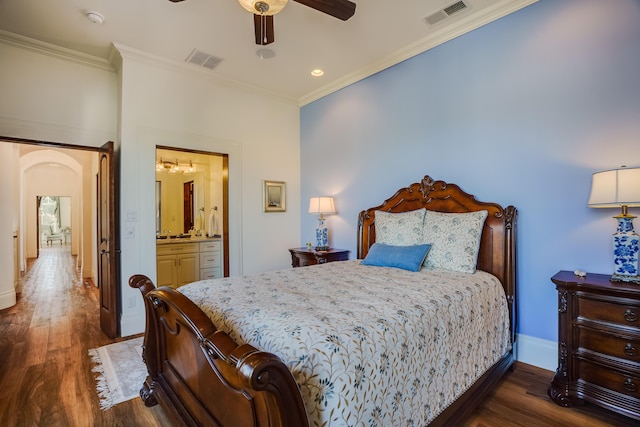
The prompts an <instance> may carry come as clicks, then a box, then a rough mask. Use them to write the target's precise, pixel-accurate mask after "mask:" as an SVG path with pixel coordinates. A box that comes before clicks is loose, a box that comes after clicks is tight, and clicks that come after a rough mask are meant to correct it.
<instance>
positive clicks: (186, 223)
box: [155, 146, 229, 277]
mask: <svg viewBox="0 0 640 427" xmlns="http://www.w3.org/2000/svg"><path fill="white" fill-rule="evenodd" d="M155 179H156V183H155V188H156V212H155V217H156V237H157V238H172V237H177V236H180V237H182V236H187V235H190V234H193V235H195V236H196V237H199V238H215V239H220V240H221V242H222V275H223V276H224V277H228V276H229V155H228V154H222V153H214V152H207V151H199V150H188V149H180V148H173V147H166V146H156V177H155Z"/></svg>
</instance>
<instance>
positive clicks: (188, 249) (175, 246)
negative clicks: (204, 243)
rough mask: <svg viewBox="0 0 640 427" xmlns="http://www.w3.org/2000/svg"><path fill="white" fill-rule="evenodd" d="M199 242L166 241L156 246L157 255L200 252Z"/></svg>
mask: <svg viewBox="0 0 640 427" xmlns="http://www.w3.org/2000/svg"><path fill="white" fill-rule="evenodd" d="M199 249H200V247H199V246H198V243H165V244H159V245H157V246H156V254H157V255H179V254H191V253H198V252H200V250H199Z"/></svg>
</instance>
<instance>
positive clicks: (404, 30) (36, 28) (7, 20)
mask: <svg viewBox="0 0 640 427" xmlns="http://www.w3.org/2000/svg"><path fill="white" fill-rule="evenodd" d="M535 1H537V0H464V2H465V3H466V4H467V8H466V9H465V10H463V11H461V12H459V13H456V14H453V15H451V16H449V17H447V18H446V19H444V20H443V21H441V22H439V23H437V24H435V25H429V24H427V23H426V21H425V19H424V18H425V17H427V16H429V15H431V14H432V13H434V12H437V11H439V10H441V9H442V8H443V7H446V6H449V5H451V4H452V3H456V2H457V0H395V1H389V0H355V3H356V4H357V7H356V12H355V15H354V16H353V17H352V18H351V19H349V20H348V21H340V20H338V19H336V18H333V17H331V16H328V15H325V14H323V13H321V12H318V11H316V10H313V9H311V8H309V7H307V6H304V5H302V4H300V3H296V2H295V1H293V0H291V1H289V3H288V4H287V6H286V7H285V8H284V10H283V11H282V12H280V13H279V14H277V15H275V16H274V24H275V42H274V43H273V44H270V45H268V46H257V45H256V44H255V42H254V36H253V16H252V14H251V13H249V12H247V11H246V10H244V9H243V8H242V7H241V6H240V5H239V4H238V2H237V0H185V1H183V2H180V3H172V2H170V1H169V0H108V1H106V0H0V31H2V30H4V31H6V32H8V33H13V34H17V35H19V36H23V37H28V38H30V39H35V40H38V41H42V42H46V43H49V44H53V45H56V46H60V47H63V48H66V49H72V50H74V51H78V52H82V53H84V54H88V55H92V56H96V57H100V58H103V59H105V60H106V59H107V58H108V57H109V53H110V50H111V49H112V44H113V43H115V44H116V45H118V46H123V47H126V48H128V49H133V50H135V51H141V52H144V53H145V54H147V55H149V56H150V57H156V58H158V59H160V60H163V61H164V60H168V61H172V62H176V63H180V64H185V66H188V67H198V66H197V65H194V64H186V63H185V60H186V59H187V57H188V56H189V55H190V54H191V52H192V51H193V50H194V49H199V50H201V51H204V52H206V53H208V54H211V55H213V56H216V57H218V58H220V59H222V62H221V63H220V64H219V65H218V66H217V67H216V68H215V69H213V70H206V71H207V72H209V73H211V74H212V75H215V76H216V78H220V79H224V80H228V81H233V82H237V83H240V84H242V85H248V86H251V87H257V88H260V89H261V90H265V91H268V92H271V93H274V94H277V95H278V96H281V97H284V98H287V99H291V100H293V101H295V102H298V103H299V104H300V105H304V104H306V103H308V102H311V101H313V100H315V99H318V98H320V97H322V96H324V95H326V94H328V93H331V92H333V91H335V90H337V89H340V88H342V87H345V86H347V85H348V84H350V83H353V82H355V81H358V80H360V79H362V78H364V77H366V76H369V75H371V74H374V73H376V72H378V71H380V70H382V69H384V68H387V67H389V66H391V65H394V64H396V63H398V62H400V61H403V60H405V59H407V58H410V57H411V56H414V55H416V54H418V53H420V52H423V51H425V50H427V49H429V48H431V47H434V46H436V45H438V44H441V43H443V42H445V41H447V40H450V39H451V38H453V37H456V36H458V35H460V34H464V33H466V32H468V31H471V30H473V29H475V28H477V27H479V26H481V25H484V24H486V23H488V22H491V21H493V20H495V19H498V18H500V17H502V16H504V15H507V14H509V13H512V12H514V11H516V10H519V9H521V8H523V7H525V6H527V5H529V4H531V3H534V2H535ZM87 11H98V12H100V13H101V14H102V15H104V17H105V20H104V22H103V23H102V24H93V23H91V22H90V21H89V20H88V19H87V17H86V16H85V13H86V12H87ZM8 33H0V36H2V37H4V38H12V37H14V36H13V34H8ZM18 38H19V39H20V37H18ZM261 48H267V49H270V50H271V51H272V52H273V53H274V54H275V56H274V57H273V58H271V59H261V58H260V57H259V56H258V55H257V54H256V52H257V51H258V50H259V49H261ZM314 68H322V69H323V70H324V71H325V75H324V76H323V77H320V78H317V77H312V76H311V75H310V72H311V70H313V69H314Z"/></svg>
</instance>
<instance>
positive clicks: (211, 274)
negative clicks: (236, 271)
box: [200, 267, 222, 280]
mask: <svg viewBox="0 0 640 427" xmlns="http://www.w3.org/2000/svg"><path fill="white" fill-rule="evenodd" d="M220 277H222V269H221V268H219V267H216V268H201V269H200V280H207V279H219V278H220Z"/></svg>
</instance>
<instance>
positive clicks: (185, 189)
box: [182, 181, 195, 233]
mask: <svg viewBox="0 0 640 427" xmlns="http://www.w3.org/2000/svg"><path fill="white" fill-rule="evenodd" d="M182 195H183V208H182V209H183V211H184V226H183V227H182V228H183V229H184V230H183V231H182V232H183V233H188V232H189V230H191V229H192V228H193V227H194V225H195V217H194V212H193V181H188V182H185V183H183V184H182Z"/></svg>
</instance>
